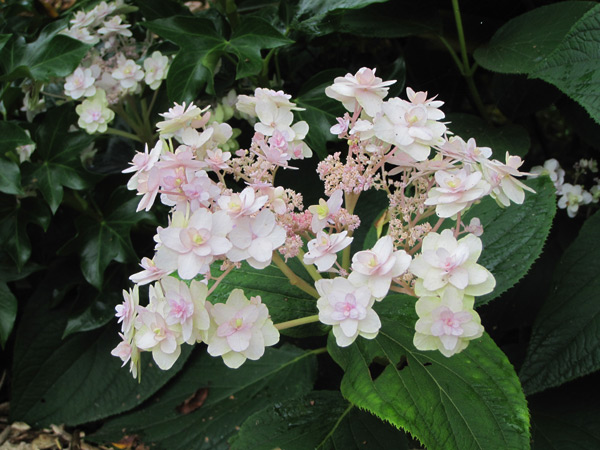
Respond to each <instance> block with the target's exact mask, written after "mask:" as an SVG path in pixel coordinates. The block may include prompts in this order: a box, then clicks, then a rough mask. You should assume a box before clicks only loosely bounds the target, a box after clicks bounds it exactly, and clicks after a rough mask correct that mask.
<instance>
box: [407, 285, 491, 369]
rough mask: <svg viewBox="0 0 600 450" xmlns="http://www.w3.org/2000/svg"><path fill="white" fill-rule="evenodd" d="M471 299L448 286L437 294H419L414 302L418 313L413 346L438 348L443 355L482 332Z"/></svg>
mask: <svg viewBox="0 0 600 450" xmlns="http://www.w3.org/2000/svg"><path fill="white" fill-rule="evenodd" d="M473 303H474V298H473V297H470V296H464V298H463V297H462V294H461V293H460V292H458V291H456V290H452V289H448V290H446V291H444V293H443V295H442V297H441V298H440V297H438V296H426V297H421V298H420V299H419V300H418V301H417V303H416V305H415V307H416V310H417V314H418V316H419V320H418V321H417V323H416V324H415V329H416V333H415V336H414V339H413V343H414V345H415V347H416V348H417V349H418V350H439V351H440V352H441V353H442V354H443V355H444V356H446V357H450V356H452V355H454V354H456V353H460V352H461V351H463V350H464V349H465V348H466V347H467V345H468V344H469V341H471V340H473V339H477V338H479V337H481V336H482V335H483V327H482V326H481V320H480V318H479V315H478V314H477V313H476V312H475V311H474V310H473Z"/></svg>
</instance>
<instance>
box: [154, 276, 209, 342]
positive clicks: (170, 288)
mask: <svg viewBox="0 0 600 450" xmlns="http://www.w3.org/2000/svg"><path fill="white" fill-rule="evenodd" d="M161 284H162V287H163V291H164V298H165V301H166V302H167V304H168V309H167V311H168V312H167V315H166V317H165V320H166V322H167V324H168V325H175V324H179V325H181V338H182V339H183V341H184V342H186V343H188V344H194V343H195V342H197V341H198V342H199V341H201V335H202V333H203V332H205V331H207V330H208V328H209V326H210V317H209V316H208V312H207V310H206V306H205V305H206V296H207V294H208V288H207V287H206V285H205V284H204V283H201V282H200V281H196V280H192V282H191V284H190V285H189V286H188V285H187V283H185V282H184V281H181V280H178V279H176V278H174V277H165V278H163V279H162V280H161Z"/></svg>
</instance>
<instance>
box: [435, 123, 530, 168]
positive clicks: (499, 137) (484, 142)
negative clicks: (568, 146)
mask: <svg viewBox="0 0 600 450" xmlns="http://www.w3.org/2000/svg"><path fill="white" fill-rule="evenodd" d="M446 120H448V121H449V122H450V124H449V126H448V128H450V129H451V130H452V132H453V133H454V134H456V135H458V136H460V137H461V138H463V139H464V140H465V141H467V140H469V139H470V138H474V139H475V141H476V142H477V146H478V147H490V148H491V149H492V152H493V157H494V158H496V159H499V160H500V161H504V157H505V155H506V152H508V153H510V154H511V155H518V156H521V157H522V156H525V155H526V154H527V152H528V151H529V145H530V142H529V135H528V134H527V130H525V128H523V127H521V126H520V125H513V124H509V125H504V126H501V127H494V126H492V125H489V124H488V123H486V122H485V121H484V120H483V119H480V118H479V117H477V116H473V115H471V114H460V113H455V114H448V115H447V116H446Z"/></svg>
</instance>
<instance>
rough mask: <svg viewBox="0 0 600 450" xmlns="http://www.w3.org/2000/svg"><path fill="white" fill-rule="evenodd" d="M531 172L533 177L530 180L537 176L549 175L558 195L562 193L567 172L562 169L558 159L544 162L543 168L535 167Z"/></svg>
mask: <svg viewBox="0 0 600 450" xmlns="http://www.w3.org/2000/svg"><path fill="white" fill-rule="evenodd" d="M529 172H530V173H531V175H530V176H529V177H528V178H533V177H534V176H537V175H548V176H549V177H550V180H552V183H554V187H555V188H556V193H557V194H561V193H562V186H563V184H564V182H565V171H564V170H563V168H562V167H560V163H559V162H558V161H557V160H556V159H554V158H551V159H548V160H546V161H545V162H544V165H543V166H534V167H532V168H531V170H530V171H529Z"/></svg>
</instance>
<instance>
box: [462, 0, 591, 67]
mask: <svg viewBox="0 0 600 450" xmlns="http://www.w3.org/2000/svg"><path fill="white" fill-rule="evenodd" d="M595 5H596V3H595V2H584V1H566V2H558V3H554V4H551V5H546V6H542V7H539V8H536V9H534V10H532V11H529V12H527V13H525V14H523V15H521V16H519V17H516V18H514V19H512V20H510V21H509V22H507V23H506V24H504V25H503V26H502V27H501V28H500V29H499V30H498V31H496V33H495V34H494V36H493V37H492V39H491V40H490V42H489V43H488V44H487V45H485V46H483V47H480V48H478V49H477V50H475V53H474V57H475V60H476V61H477V62H478V63H479V64H480V65H481V66H482V67H484V68H486V69H488V70H492V71H494V72H500V73H530V72H532V71H533V70H534V69H535V68H536V66H537V65H538V64H539V63H540V62H541V61H543V60H544V59H545V58H546V57H548V55H550V53H551V52H552V51H553V50H554V49H555V48H556V47H558V45H559V44H560V43H561V42H562V41H563V39H564V38H565V36H566V35H567V33H568V32H569V30H570V29H571V28H572V27H573V25H575V23H577V21H579V20H580V19H581V17H582V16H583V15H584V14H585V13H586V12H587V11H589V10H590V9H592V8H593V7H594V6H595Z"/></svg>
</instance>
